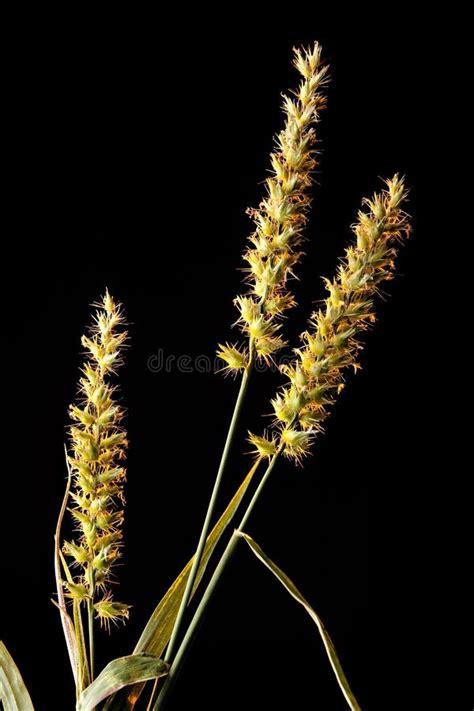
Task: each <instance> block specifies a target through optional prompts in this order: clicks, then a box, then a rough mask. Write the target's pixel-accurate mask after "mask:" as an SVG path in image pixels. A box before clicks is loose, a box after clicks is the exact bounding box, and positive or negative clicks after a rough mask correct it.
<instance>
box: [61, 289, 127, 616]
mask: <svg viewBox="0 0 474 711" xmlns="http://www.w3.org/2000/svg"><path fill="white" fill-rule="evenodd" d="M96 306H97V311H96V314H95V317H94V322H93V325H92V327H91V329H90V334H89V335H88V336H83V337H82V345H83V346H84V347H85V349H86V352H87V356H86V361H85V363H84V366H83V369H82V377H81V378H80V380H79V395H80V398H79V401H78V403H77V404H73V405H71V406H70V408H69V414H70V416H71V420H72V422H73V424H71V426H70V430H69V432H70V443H71V444H70V456H69V461H70V465H71V471H72V474H73V492H72V494H71V498H72V500H73V502H74V505H73V506H72V508H71V509H70V510H71V513H72V516H73V518H74V521H75V523H76V526H77V531H78V533H79V538H78V540H76V541H74V542H72V541H67V542H65V543H64V552H65V553H66V554H67V555H68V556H70V557H72V558H73V560H74V562H75V564H76V565H77V566H78V567H79V568H80V569H81V573H80V575H78V576H77V578H76V579H75V581H74V584H73V586H71V589H70V591H69V592H70V594H71V596H74V597H75V599H81V600H86V599H92V601H93V603H94V607H95V611H96V615H97V617H99V618H100V619H101V622H103V621H104V615H103V614H102V612H103V610H104V609H105V610H106V612H107V615H106V618H105V620H106V622H107V624H108V622H109V620H110V619H113V618H114V616H113V609H114V604H116V606H118V607H117V615H116V616H115V619H124V618H125V617H127V614H128V606H126V605H123V604H122V603H114V601H113V600H112V599H111V593H110V591H109V589H108V586H109V583H110V579H111V574H112V569H113V566H114V564H115V563H116V561H117V560H118V559H119V558H120V547H121V544H122V529H121V526H122V521H123V503H124V496H123V485H124V482H125V478H126V471H125V467H124V458H125V450H126V447H127V438H126V432H125V430H124V428H123V426H122V424H121V422H122V418H123V414H124V412H123V409H122V408H121V407H120V406H119V405H118V404H117V402H116V398H115V390H116V387H115V386H114V385H113V384H112V382H111V377H112V376H113V375H114V374H115V373H116V371H117V368H118V367H119V366H120V365H121V364H122V353H123V348H124V345H125V343H126V340H127V332H126V331H125V330H124V328H123V326H124V319H123V315H122V311H121V307H120V304H116V303H115V301H114V300H113V298H112V297H111V296H110V294H109V293H108V292H106V294H105V296H104V297H103V299H102V301H101V302H100V303H99V304H96ZM98 596H100V597H101V599H100V600H98V599H97V597H98Z"/></svg>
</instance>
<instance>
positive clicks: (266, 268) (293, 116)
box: [218, 43, 328, 370]
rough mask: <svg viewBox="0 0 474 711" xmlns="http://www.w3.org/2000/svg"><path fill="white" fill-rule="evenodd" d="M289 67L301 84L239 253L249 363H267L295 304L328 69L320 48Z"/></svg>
mask: <svg viewBox="0 0 474 711" xmlns="http://www.w3.org/2000/svg"><path fill="white" fill-rule="evenodd" d="M294 53H295V57H294V65H295V67H296V69H297V70H298V72H299V73H300V74H301V76H302V81H301V84H300V86H299V89H298V91H297V92H295V95H294V97H293V98H290V97H288V96H285V97H283V112H284V115H285V125H284V128H283V130H282V131H281V132H280V133H279V134H278V136H277V137H276V141H275V150H274V151H273V153H272V154H271V155H270V162H271V166H272V172H271V174H270V176H269V177H268V178H267V179H266V181H265V185H266V195H265V197H264V198H263V199H262V201H261V203H260V205H259V207H258V208H257V209H249V210H248V214H249V215H250V216H251V218H252V219H253V222H254V225H255V231H254V232H253V234H252V235H251V236H250V240H249V241H250V246H249V248H248V249H247V251H246V252H245V254H244V260H245V262H246V264H247V266H246V269H245V271H246V272H247V278H246V281H247V283H248V285H249V287H250V293H249V294H247V295H245V296H239V297H237V299H236V300H235V305H236V306H237V309H238V310H239V314H240V315H239V319H238V324H239V326H240V328H241V330H242V332H243V333H244V334H245V335H246V336H247V338H248V340H249V344H250V348H249V351H250V353H249V361H250V362H252V360H253V358H254V357H255V356H256V357H257V358H261V359H263V360H265V361H267V362H268V361H269V360H270V359H271V357H272V355H273V354H274V353H275V352H276V351H277V350H279V349H280V348H281V347H282V346H283V345H285V341H284V340H282V339H281V338H279V337H278V336H277V330H278V328H279V324H278V323H277V320H278V319H279V318H281V316H282V314H283V313H284V312H285V311H286V310H287V309H289V308H291V307H292V306H293V305H294V303H295V300H294V298H293V296H292V294H291V293H290V292H289V291H288V285H287V282H288V279H289V278H290V277H291V276H293V271H292V270H293V268H294V266H295V265H296V264H297V262H298V261H299V259H300V257H301V255H302V252H301V251H299V249H298V247H299V245H300V244H301V242H302V240H303V229H304V226H305V224H306V220H307V213H308V209H309V206H310V197H309V195H308V189H309V188H310V187H311V185H312V177H311V176H312V173H313V171H314V169H315V167H316V164H317V162H316V154H317V150H316V144H317V137H316V132H315V130H314V127H313V125H314V124H315V123H317V121H318V120H319V110H320V109H321V108H323V106H324V103H325V98H324V96H323V95H322V94H321V93H320V90H321V88H322V87H323V86H324V84H325V83H326V81H327V71H328V67H327V66H323V65H322V64H321V47H320V45H319V44H318V43H315V44H314V45H313V46H312V47H309V48H308V49H295V50H294ZM220 348H221V351H220V352H219V353H218V355H219V357H221V358H223V359H224V360H225V361H226V363H227V364H228V365H227V367H226V370H227V369H229V367H230V369H232V370H240V369H241V367H235V366H234V365H233V364H230V363H229V360H228V357H229V353H227V351H226V350H225V349H223V348H222V347H220Z"/></svg>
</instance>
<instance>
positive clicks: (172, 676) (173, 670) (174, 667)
mask: <svg viewBox="0 0 474 711" xmlns="http://www.w3.org/2000/svg"><path fill="white" fill-rule="evenodd" d="M280 453H281V450H278V451H277V453H276V454H274V455H273V457H272V458H271V460H270V462H269V464H268V467H267V470H266V472H265V474H264V475H263V477H262V479H261V481H260V484H259V485H258V487H257V489H256V490H255V493H254V495H253V497H252V500H251V501H250V503H249V505H248V507H247V510H246V511H245V513H244V516H243V518H242V520H241V522H240V524H239V526H238V527H237V530H240V529H242V528H244V526H245V525H246V523H247V521H248V519H249V517H250V514H251V513H252V510H253V508H254V506H255V504H256V503H257V500H258V498H259V496H260V494H261V493H262V490H263V488H264V486H265V484H266V483H267V481H268V478H269V477H270V474H271V473H272V471H273V468H274V466H275V464H276V462H277V460H278V457H279V456H280ZM238 540H239V538H238V537H237V536H235V535H233V536H232V537H231V539H230V541H229V543H228V544H227V547H226V549H225V551H224V553H223V554H222V557H221V559H220V561H219V563H218V564H217V567H216V569H215V571H214V574H213V576H212V578H211V580H210V581H209V584H208V586H207V588H206V590H205V592H204V594H203V596H202V599H201V602H200V603H199V605H198V607H197V609H196V612H195V614H194V617H193V619H192V620H191V622H190V624H189V627H188V629H187V630H186V634H185V635H184V638H183V641H182V642H181V645H180V647H179V649H178V651H177V652H176V655H175V658H174V661H173V663H172V664H171V667H170V670H169V672H168V674H167V676H166V677H164V683H163V686H162V687H161V691H160V693H159V695H158V699H157V701H156V703H155V705H154V706H153V711H161V709H163V708H164V705H165V703H166V700H167V697H168V694H169V692H170V691H171V688H172V686H173V684H174V682H175V681H176V679H177V677H178V674H179V672H180V671H181V667H182V664H183V661H184V659H185V656H186V653H187V651H188V648H189V645H190V643H191V641H192V640H193V638H194V635H195V633H196V631H197V629H198V627H199V624H200V622H201V619H202V616H203V613H204V611H205V609H206V607H207V604H208V602H209V600H210V599H211V597H212V593H213V592H214V590H215V588H216V585H217V583H218V581H219V579H220V577H221V575H222V572H223V571H224V569H225V567H226V565H227V563H228V562H229V560H230V558H231V557H232V554H233V552H234V550H235V548H236V546H237V542H238Z"/></svg>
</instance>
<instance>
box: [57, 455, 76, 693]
mask: <svg viewBox="0 0 474 711" xmlns="http://www.w3.org/2000/svg"><path fill="white" fill-rule="evenodd" d="M66 464H67V468H68V479H67V484H66V491H65V492H64V498H63V502H62V504H61V510H60V512H59V516H58V522H57V524H56V533H55V536H54V574H55V578H56V593H57V596H58V604H57V607H58V608H59V614H60V615H61V624H62V626H63V632H64V638H65V640H66V646H67V651H68V654H69V661H70V663H71V668H72V673H73V675H74V682H75V685H76V689H77V688H78V686H79V677H80V673H79V668H80V665H79V649H78V645H77V640H76V634H75V630H74V625H73V623H72V620H71V618H70V616H69V615H68V613H67V612H66V600H65V597H64V590H63V584H62V578H61V550H60V539H61V525H62V522H63V518H64V512H65V511H66V506H67V501H68V497H69V490H70V488H71V471H70V469H69V462H68V458H67V452H66Z"/></svg>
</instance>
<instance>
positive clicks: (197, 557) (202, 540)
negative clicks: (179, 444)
mask: <svg viewBox="0 0 474 711" xmlns="http://www.w3.org/2000/svg"><path fill="white" fill-rule="evenodd" d="M252 368H253V360H252V359H251V360H250V362H249V365H248V366H247V368H246V369H245V370H244V374H243V376H242V381H241V383H240V389H239V394H238V396H237V400H236V403H235V407H234V412H233V415H232V420H231V422H230V426H229V431H228V433H227V438H226V441H225V445H224V450H223V452H222V457H221V461H220V464H219V469H218V471H217V476H216V480H215V482H214V488H213V490H212V494H211V498H210V500H209V506H208V508H207V513H206V517H205V519H204V523H203V526H202V530H201V535H200V537H199V543H198V546H197V549H196V553H195V554H194V560H193V564H192V566H191V570H190V573H189V577H188V580H187V582H186V588H185V590H184V593H183V597H182V598H181V603H180V606H179V610H178V614H177V616H176V621H175V623H174V627H173V632H172V633H171V638H170V641H169V644H168V648H167V650H166V654H165V661H166V662H169V661H170V660H171V658H172V655H173V651H174V648H175V645H176V641H177V639H178V635H179V631H180V628H181V624H182V621H183V617H184V615H185V612H186V607H187V605H188V602H189V598H190V597H191V592H192V590H193V586H194V583H195V580H196V576H197V573H198V570H199V565H200V563H201V559H202V555H203V552H204V546H205V545H206V538H207V534H208V532H209V527H210V524H211V520H212V516H213V514H214V509H215V506H216V502H217V496H218V493H219V489H220V485H221V482H222V477H223V474H224V471H225V467H226V464H227V459H228V456H229V452H230V449H231V447H232V442H233V439H234V435H235V430H236V428H237V423H238V420H239V416H240V412H241V410H242V404H243V402H244V398H245V395H246V392H247V387H248V383H249V378H250V374H251V372H252Z"/></svg>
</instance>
